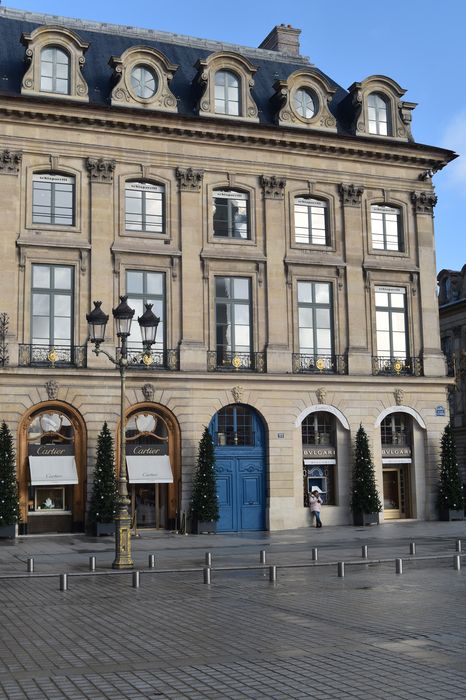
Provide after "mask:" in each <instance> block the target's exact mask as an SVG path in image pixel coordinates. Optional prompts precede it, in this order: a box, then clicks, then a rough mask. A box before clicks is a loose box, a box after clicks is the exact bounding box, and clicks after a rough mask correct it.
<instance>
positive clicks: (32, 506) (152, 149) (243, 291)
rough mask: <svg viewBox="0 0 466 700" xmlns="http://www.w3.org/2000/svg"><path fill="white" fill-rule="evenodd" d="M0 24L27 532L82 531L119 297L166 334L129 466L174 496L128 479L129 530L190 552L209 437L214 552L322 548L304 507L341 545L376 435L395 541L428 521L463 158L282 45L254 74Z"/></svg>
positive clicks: (11, 386)
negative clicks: (145, 449)
mask: <svg viewBox="0 0 466 700" xmlns="http://www.w3.org/2000/svg"><path fill="white" fill-rule="evenodd" d="M0 20H1V22H0V32H1V34H2V41H1V42H0V63H1V65H2V70H3V75H4V78H3V83H2V91H1V94H0V138H1V141H0V181H1V184H2V187H1V189H0V196H1V198H2V216H1V218H0V229H1V235H0V252H1V255H0V269H1V275H0V286H1V297H0V298H1V299H2V303H1V306H2V308H1V309H0V310H1V311H2V314H3V315H2V317H1V318H2V319H3V322H2V323H3V325H2V333H1V352H2V360H1V362H2V367H1V370H0V382H1V386H2V392H1V399H0V416H1V418H2V419H5V420H6V421H7V422H8V424H9V425H10V427H11V428H12V430H13V431H14V432H15V434H16V435H17V461H18V479H19V486H20V497H21V510H22V528H23V530H24V531H26V532H52V531H66V530H79V529H82V528H83V527H84V524H85V518H86V502H87V500H88V498H89V492H90V488H91V484H92V474H93V465H94V459H95V448H96V441H97V436H98V433H99V431H100V429H101V427H102V424H103V422H104V421H107V422H108V424H109V426H110V428H111V429H112V430H113V431H114V434H115V439H116V440H117V435H118V425H119V415H120V403H119V390H120V382H119V375H118V372H117V371H116V370H115V369H114V367H113V366H112V365H111V363H110V362H109V361H108V360H107V358H105V357H104V356H102V355H101V356H99V357H96V356H95V355H94V354H93V353H92V352H91V347H90V346H89V345H88V343H87V338H88V330H87V324H86V313H87V312H89V311H90V309H91V307H92V302H93V300H100V301H102V307H103V309H104V310H106V312H107V313H109V312H110V309H111V308H112V307H115V306H116V305H117V304H118V299H119V296H122V295H127V296H128V303H129V304H130V305H131V306H132V308H135V309H136V316H138V315H140V314H141V313H142V311H143V304H144V303H146V302H150V303H153V304H154V310H155V311H156V313H157V315H159V316H160V317H161V319H162V320H161V324H160V326H159V330H158V336H157V342H156V345H155V346H154V347H153V351H152V358H151V359H152V362H151V363H150V364H146V363H144V362H143V356H142V346H141V338H140V335H139V331H138V325H137V323H136V322H134V323H133V329H132V336H131V337H130V339H129V340H130V365H129V370H128V379H127V389H126V396H125V402H126V409H125V424H126V431H127V432H126V434H127V440H128V444H131V445H132V447H133V451H132V452H131V453H129V452H128V453H127V454H128V455H131V457H133V456H134V455H135V450H134V447H135V446H136V447H137V446H138V445H146V446H147V445H149V447H151V446H154V445H155V446H158V449H159V452H160V451H162V452H163V456H164V457H165V458H166V457H167V456H168V458H169V471H170V472H171V474H170V478H168V479H166V481H167V483H164V482H163V481H160V483H157V484H154V483H144V479H143V476H142V475H141V474H142V472H143V470H142V472H141V470H140V469H139V467H138V464H139V466H140V465H141V464H142V461H141V462H140V463H138V462H137V461H135V460H134V459H131V460H129V461H128V465H129V464H130V462H131V468H130V474H129V477H130V484H131V497H132V501H133V508H134V509H136V511H137V514H136V519H137V522H138V524H139V526H156V527H166V528H174V527H178V525H179V522H180V520H181V517H182V514H183V513H185V512H186V511H187V509H188V506H189V499H190V495H191V483H192V474H193V469H194V466H195V461H196V452H197V447H198V443H199V439H200V436H201V434H202V430H203V427H204V426H210V428H211V431H212V435H213V437H214V442H215V445H216V454H217V476H218V495H219V503H220V512H221V518H220V521H219V529H220V530H223V531H241V530H261V529H273V530H276V529H286V528H296V527H300V526H303V525H306V524H307V523H309V508H308V489H309V488H310V487H311V486H319V488H320V489H321V490H322V492H323V494H324V498H325V502H326V506H325V522H326V524H349V523H350V522H351V514H350V509H349V494H350V485H351V462H352V446H353V442H354V436H355V433H356V431H357V429H358V427H359V425H360V424H361V423H362V424H363V425H364V427H365V429H366V430H367V432H368V434H369V437H370V441H371V446H372V451H373V455H374V461H375V465H376V476H377V481H378V486H379V489H380V492H381V495H382V500H383V502H384V506H385V508H384V513H383V514H382V517H385V518H390V517H391V518H418V519H429V518H432V517H434V516H435V488H436V482H437V473H436V469H437V458H438V445H439V439H440V435H441V433H442V430H443V428H444V425H445V422H446V420H447V419H448V416H447V398H446V397H447V386H448V383H449V381H450V380H448V378H447V377H446V376H445V362H444V356H443V353H442V350H441V346H440V336H439V333H438V307H437V301H436V296H435V263H434V249H433V207H434V205H435V203H436V197H435V194H434V192H433V187H432V182H431V177H432V174H433V173H434V172H435V171H437V170H439V169H441V168H443V167H444V166H445V165H446V164H447V163H448V162H449V161H450V160H452V158H454V157H455V155H454V154H453V153H452V152H450V151H447V150H444V149H440V148H436V147H431V146H426V145H423V144H418V143H415V142H414V140H413V136H412V133H411V114H412V111H413V109H414V107H415V104H414V103H411V102H406V101H404V99H403V95H404V92H405V91H404V90H403V89H402V88H401V87H400V86H399V85H398V84H397V83H396V82H395V81H394V80H392V79H391V78H387V77H385V76H380V75H373V76H370V77H369V78H366V79H365V80H362V81H361V82H355V83H353V84H352V85H351V86H350V87H349V88H348V90H345V89H343V88H341V87H340V86H339V85H338V84H337V83H335V82H334V81H333V80H332V79H331V78H329V77H328V76H326V75H325V74H323V73H322V72H321V71H320V70H319V69H318V68H316V67H315V66H314V65H313V64H311V63H310V62H309V60H308V59H307V58H305V57H303V56H301V55H300V49H299V34H300V32H299V30H296V29H294V28H292V27H289V26H284V25H281V26H279V27H275V28H274V29H273V30H272V31H271V32H270V34H269V35H268V36H267V37H266V39H265V40H264V42H263V43H262V45H261V47H259V48H257V49H255V48H246V47H239V46H233V45H225V44H221V43H217V42H214V41H204V40H198V39H193V38H191V37H181V36H179V35H171V34H166V33H161V32H156V31H152V30H138V29H132V28H129V27H114V26H111V25H100V24H97V23H92V22H86V21H82V20H65V19H59V18H57V17H55V16H54V17H50V16H46V15H36V14H30V13H25V12H19V11H13V10H8V9H5V8H0ZM108 332H109V335H108V338H107V341H106V343H105V347H106V348H107V350H108V351H110V352H112V351H113V349H114V347H115V345H116V344H117V339H116V338H115V337H113V336H112V332H113V330H112V329H111V328H110V324H109V327H108ZM442 406H443V407H445V415H442V411H441V410H436V409H438V407H442ZM161 446H162V447H161ZM149 451H150V450H149ZM137 452H138V450H136V453H137ZM139 452H140V450H139ZM166 463H167V461H166V459H165V464H166ZM132 469H133V470H134V471H133V473H131V471H132ZM138 469H139V472H138Z"/></svg>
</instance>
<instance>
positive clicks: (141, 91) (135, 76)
mask: <svg viewBox="0 0 466 700" xmlns="http://www.w3.org/2000/svg"><path fill="white" fill-rule="evenodd" d="M157 83H158V81H157V77H156V75H155V73H154V71H153V70H151V69H150V68H149V67H148V66H142V65H137V66H134V68H133V69H132V71H131V86H132V88H133V90H134V93H135V95H136V97H140V98H142V99H146V100H147V99H149V98H150V97H153V96H154V95H155V93H156V92H157Z"/></svg>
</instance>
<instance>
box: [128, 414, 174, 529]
mask: <svg viewBox="0 0 466 700" xmlns="http://www.w3.org/2000/svg"><path fill="white" fill-rule="evenodd" d="M126 464H127V468H128V482H129V495H130V499H131V514H132V520H133V522H134V523H135V525H136V526H137V527H138V528H156V529H170V530H174V529H176V528H177V527H178V526H179V514H180V507H179V497H180V493H181V450H180V429H179V425H178V422H177V420H176V418H175V417H174V416H173V414H172V413H171V412H170V411H169V410H168V409H167V408H165V407H164V406H161V405H159V404H153V403H142V404H137V405H135V406H132V407H131V408H130V409H129V411H128V414H127V419H126Z"/></svg>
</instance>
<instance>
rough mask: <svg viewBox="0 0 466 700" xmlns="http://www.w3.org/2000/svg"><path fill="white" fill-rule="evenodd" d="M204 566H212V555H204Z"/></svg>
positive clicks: (207, 553)
mask: <svg viewBox="0 0 466 700" xmlns="http://www.w3.org/2000/svg"><path fill="white" fill-rule="evenodd" d="M205 565H206V566H212V554H211V553H210V552H206V553H205Z"/></svg>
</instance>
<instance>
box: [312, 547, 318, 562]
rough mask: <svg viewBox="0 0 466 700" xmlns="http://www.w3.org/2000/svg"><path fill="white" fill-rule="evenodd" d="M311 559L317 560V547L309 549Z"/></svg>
mask: <svg viewBox="0 0 466 700" xmlns="http://www.w3.org/2000/svg"><path fill="white" fill-rule="evenodd" d="M311 555H312V561H317V547H313V548H312V549H311Z"/></svg>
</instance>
